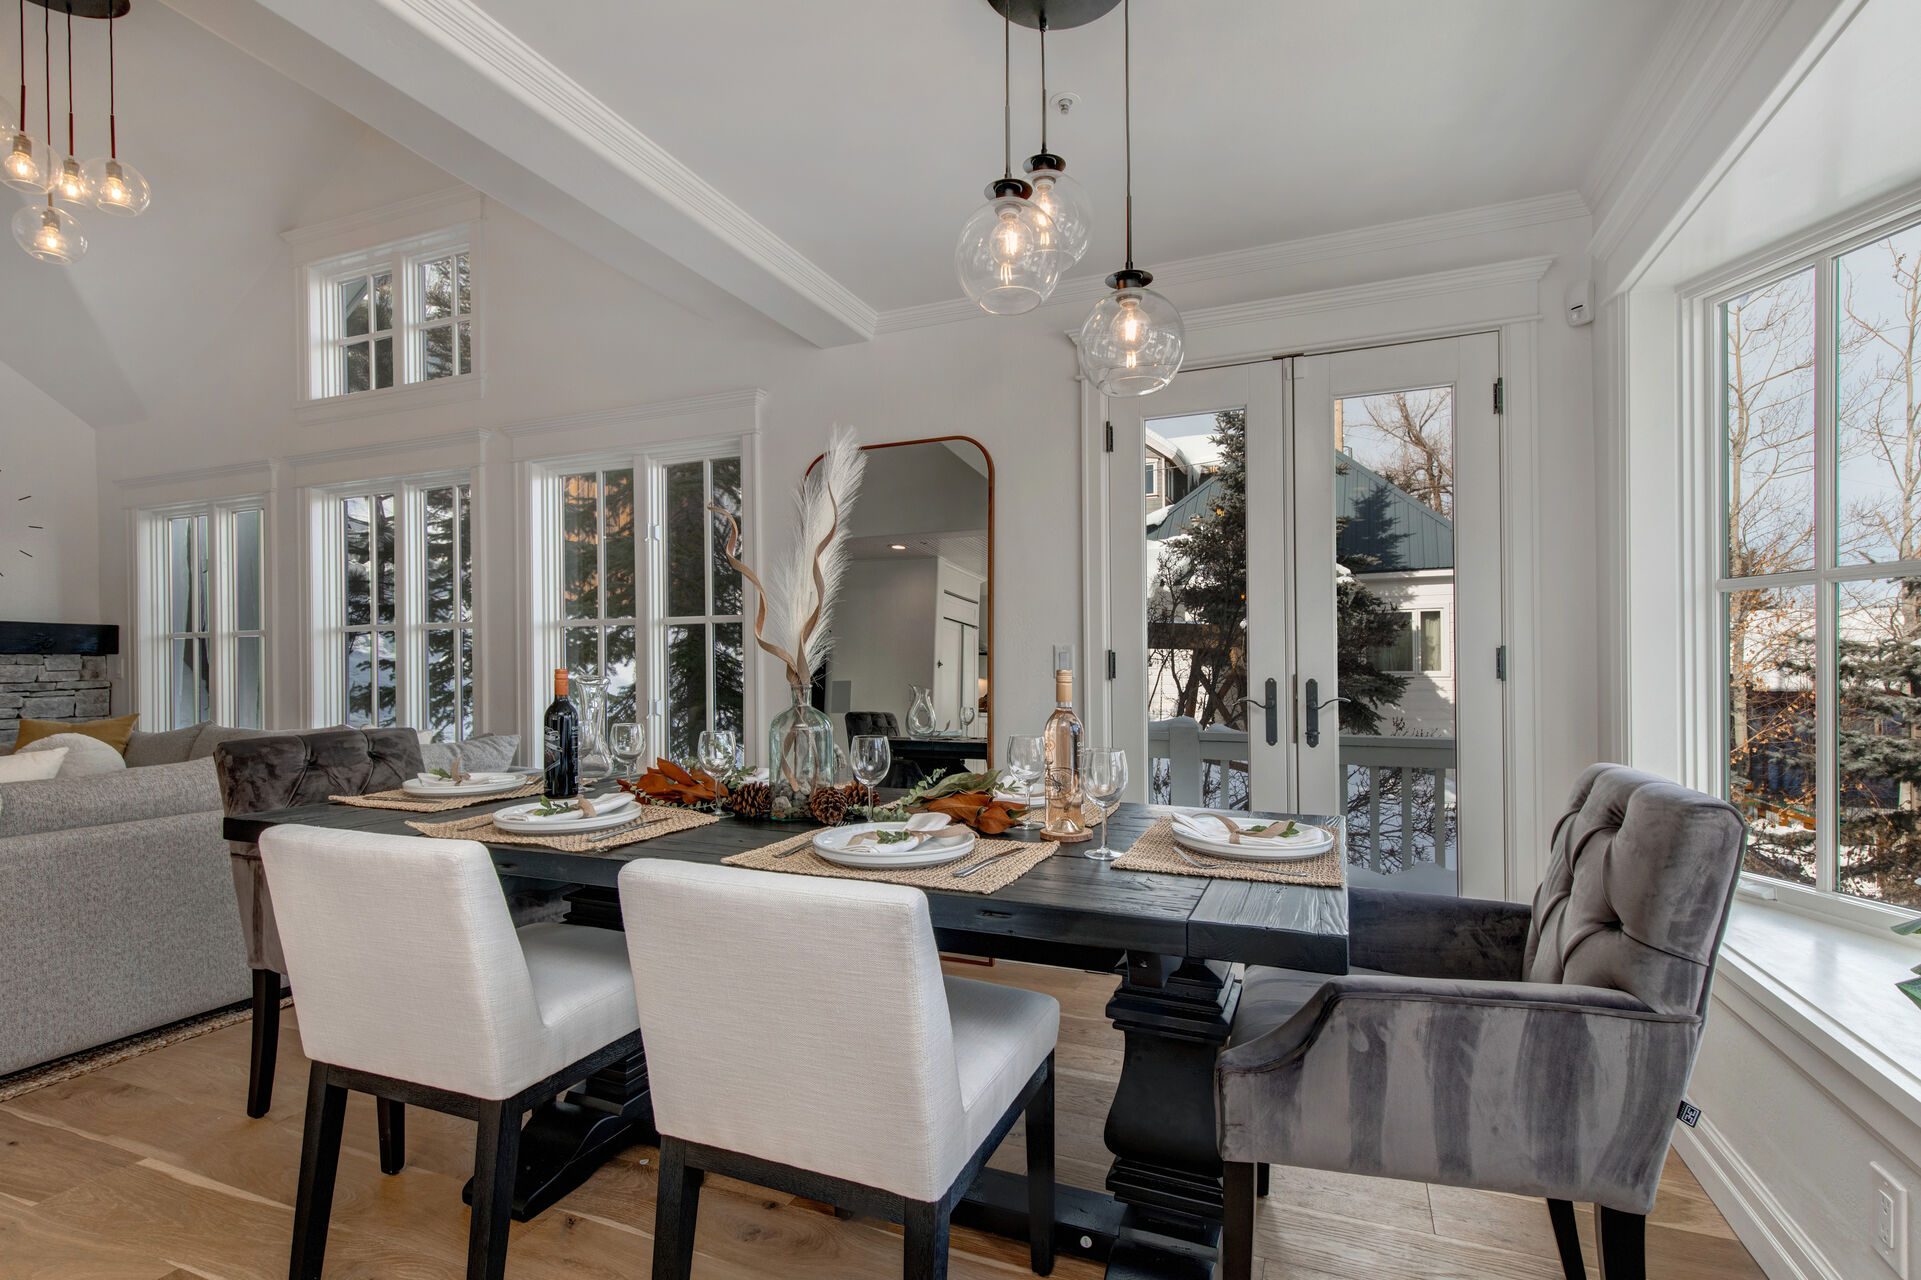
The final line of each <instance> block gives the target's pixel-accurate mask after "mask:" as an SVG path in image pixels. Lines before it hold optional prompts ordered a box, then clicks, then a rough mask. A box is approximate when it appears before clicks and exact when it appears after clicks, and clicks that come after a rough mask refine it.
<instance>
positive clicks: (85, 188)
mask: <svg viewBox="0 0 1921 1280" xmlns="http://www.w3.org/2000/svg"><path fill="white" fill-rule="evenodd" d="M47 86H48V92H52V87H53V80H52V76H51V75H49V76H48V81H47ZM53 163H54V173H53V186H52V188H51V189H50V190H49V192H48V194H49V195H51V196H53V197H54V199H56V200H64V201H66V202H67V203H68V204H92V203H93V184H92V183H91V182H89V181H87V175H86V173H85V172H84V171H82V169H81V168H80V162H79V161H78V160H76V159H74V158H73V10H72V9H71V8H69V9H68V10H67V154H66V155H64V156H55V157H54V158H53Z"/></svg>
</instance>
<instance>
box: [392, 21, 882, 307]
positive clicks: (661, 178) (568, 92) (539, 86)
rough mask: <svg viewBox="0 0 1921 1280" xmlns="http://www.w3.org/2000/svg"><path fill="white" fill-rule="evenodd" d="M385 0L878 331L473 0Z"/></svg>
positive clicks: (752, 256) (809, 290) (771, 265)
mask: <svg viewBox="0 0 1921 1280" xmlns="http://www.w3.org/2000/svg"><path fill="white" fill-rule="evenodd" d="M381 2H382V3H383V4H384V5H385V7H386V8H387V9H389V10H390V11H391V12H393V13H396V14H398V15H399V16H401V17H402V18H404V19H406V21H407V22H408V23H409V24H410V25H412V26H414V27H415V28H416V29H417V30H419V31H420V32H421V33H422V34H424V35H426V36H427V37H428V38H430V39H432V40H434V41H436V42H437V43H439V44H441V45H442V46H443V47H445V48H449V49H451V50H452V51H453V52H454V53H455V54H456V56H458V57H460V58H462V59H463V60H464V61H466V62H467V63H468V64H469V65H470V66H472V67H473V68H475V69H476V70H478V71H480V72H481V73H482V74H484V75H486V76H487V77H489V78H490V79H492V80H493V81H494V83H495V84H496V85H497V86H499V87H501V88H503V89H505V90H506V91H507V92H508V93H509V94H510V95H512V96H513V97H515V98H517V99H519V100H521V101H523V102H525V103H526V104H527V105H528V106H530V107H531V108H532V109H534V110H535V111H537V112H539V113H540V115H541V116H543V117H544V118H545V119H546V120H547V121H548V122H549V123H551V124H552V125H553V126H554V127H556V128H558V129H560V130H562V131H564V132H566V133H569V134H572V135H573V136H574V137H575V138H576V139H577V140H578V141H580V142H582V143H584V144H585V145H587V146H588V147H590V148H592V149H593V150H594V151H595V152H597V153H598V154H600V155H601V156H602V157H604V158H605V159H607V160H609V161H611V162H612V163H613V164H615V165H616V166H617V167H618V168H620V169H621V170H623V171H624V172H625V173H626V175H627V176H628V177H630V178H632V179H633V180H634V181H636V182H638V183H640V184H641V185H642V186H644V187H646V188H647V189H649V190H650V191H652V192H654V193H655V194H656V195H658V196H659V197H660V198H662V199H663V200H665V201H666V202H667V203H668V204H670V205H671V206H672V207H674V208H675V209H676V210H678V211H679V212H680V213H681V214H683V215H684V216H686V217H689V218H691V219H693V220H694V221H695V222H696V223H698V224H699V225H700V226H701V227H702V228H704V229H705V230H706V231H707V232H709V233H710V234H712V235H714V236H715V237H717V238H719V239H720V240H722V241H723V242H724V243H726V244H727V245H728V246H730V247H731V248H732V249H733V250H734V251H735V252H737V253H739V254H741V255H742V256H743V257H745V258H746V259H747V260H748V261H749V262H750V263H752V264H753V265H754V266H756V267H758V268H759V269H760V270H762V271H765V272H767V273H768V274H769V275H772V276H773V277H775V278H776V279H778V280H779V281H781V282H782V283H783V284H785V285H786V286H787V287H788V288H790V289H793V290H794V291H795V292H797V293H799V294H800V295H801V296H802V297H804V298H805V299H806V300H807V301H808V302H809V303H811V304H812V305H814V306H816V307H818V308H820V309H821V310H822V311H825V312H826V313H827V314H828V315H830V316H832V317H833V318H834V319H835V320H837V321H838V322H839V323H841V324H842V325H845V326H846V327H847V328H848V329H850V330H853V331H854V332H855V333H856V334H857V335H859V336H860V338H861V339H863V340H865V339H866V338H869V337H871V336H872V335H873V333H874V325H875V320H876V313H875V310H874V308H873V307H872V306H871V305H869V304H868V303H867V302H865V301H863V300H862V299H861V298H860V297H859V296H857V295H856V294H855V293H854V292H853V291H852V290H851V289H849V288H847V286H846V285H843V284H842V283H841V282H840V281H838V280H836V279H835V278H834V277H833V276H831V275H829V274H828V273H827V272H826V271H825V270H824V269H823V268H821V267H820V266H819V265H818V264H817V263H815V262H814V261H813V260H812V259H811V258H809V257H807V255H806V254H804V253H802V252H801V251H800V250H799V249H796V248H795V247H794V246H793V245H790V244H788V243H787V242H786V241H785V240H783V239H781V238H780V237H779V236H778V235H776V234H774V232H773V231H772V230H771V229H770V228H768V227H767V226H766V225H765V224H763V223H761V222H760V221H759V220H757V219H756V218H754V217H753V216H752V215H751V214H749V213H748V212H747V211H746V210H745V209H742V208H741V207H740V206H739V205H737V204H735V203H734V202H733V201H732V200H729V199H728V198H727V197H726V196H725V195H723V194H722V193H721V192H720V190H719V189H718V188H716V187H714V186H713V185H712V184H711V183H709V182H707V181H706V180H705V179H703V178H702V177H701V176H700V175H699V174H697V173H695V172H694V171H693V170H692V169H690V168H688V167H687V166H686V165H685V164H683V163H681V162H680V161H679V160H678V159H676V158H675V157H674V156H673V155H672V154H671V153H670V152H668V151H667V149H666V148H664V147H662V146H661V145H660V144H659V143H657V142H655V141H654V140H653V139H652V138H650V137H648V136H647V135H646V134H644V133H642V132H641V131H640V130H639V129H636V128H635V127H634V126H633V125H632V124H631V123H629V122H628V121H627V119H626V118H625V117H623V116H622V115H621V114H620V113H619V112H617V111H615V110H614V109H613V108H612V107H609V106H608V105H607V104H606V103H604V102H602V101H601V100H600V99H599V98H597V97H595V96H594V95H593V94H592V93H590V92H588V90H587V89H586V88H585V87H584V86H582V85H581V84H580V83H579V82H578V81H576V80H575V79H573V78H572V77H571V76H569V75H568V74H567V73H566V72H564V71H562V70H561V69H560V68H559V67H558V66H556V65H555V64H554V63H553V62H551V61H549V60H548V59H547V58H546V57H544V56H543V55H542V54H541V53H540V52H539V51H538V50H536V49H535V48H534V47H533V46H531V45H529V44H528V43H527V42H526V41H524V40H522V39H521V38H520V37H519V36H517V35H515V34H514V33H513V32H512V31H510V30H509V29H508V28H507V27H505V26H503V25H502V24H501V23H500V22H498V21H497V20H496V19H494V18H493V17H492V16H491V15H490V14H488V13H486V12H485V11H483V10H482V9H481V8H480V7H479V6H478V5H476V4H474V3H472V0H381Z"/></svg>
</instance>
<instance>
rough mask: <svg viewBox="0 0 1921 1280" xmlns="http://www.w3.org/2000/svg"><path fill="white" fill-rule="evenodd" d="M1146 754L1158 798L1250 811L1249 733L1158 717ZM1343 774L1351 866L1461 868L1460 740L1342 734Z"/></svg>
mask: <svg viewBox="0 0 1921 1280" xmlns="http://www.w3.org/2000/svg"><path fill="white" fill-rule="evenodd" d="M1147 754H1148V756H1149V757H1150V758H1149V761H1148V764H1149V767H1150V770H1151V772H1150V774H1149V786H1150V788H1151V789H1152V790H1153V792H1154V793H1155V794H1154V795H1153V798H1154V799H1155V800H1157V801H1161V802H1162V803H1166V804H1181V805H1200V804H1208V805H1219V806H1222V807H1226V808H1245V807H1246V803H1247V799H1246V797H1247V788H1246V774H1245V763H1244V762H1245V761H1246V760H1247V734H1246V732H1245V731H1244V730H1240V729H1227V728H1221V727H1218V726H1209V727H1207V728H1202V727H1201V726H1200V724H1199V723H1198V722H1197V721H1195V720H1193V719H1191V718H1189V717H1187V716H1180V717H1177V718H1175V719H1172V720H1155V721H1152V722H1150V723H1149V724H1148V726H1147ZM1235 761H1240V762H1243V766H1242V768H1241V769H1235V768H1234V767H1233V765H1232V762H1235ZM1341 772H1342V774H1343V776H1344V777H1345V778H1346V779H1347V817H1348V860H1349V861H1350V862H1353V863H1356V864H1358V865H1362V866H1366V867H1368V868H1369V869H1370V870H1373V871H1380V872H1392V871H1396V870H1399V869H1401V868H1403V867H1405V866H1407V865H1409V864H1410V863H1413V862H1434V863H1437V864H1438V865H1440V866H1442V867H1450V868H1452V867H1455V866H1457V854H1456V851H1455V847H1454V845H1455V822H1454V785H1453V783H1454V779H1453V776H1452V775H1453V774H1454V772H1455V752H1454V739H1452V738H1411V737H1392V736H1386V735H1363V734H1343V735H1341ZM1237 781H1238V783H1239V785H1238V787H1237V786H1236V782H1237Z"/></svg>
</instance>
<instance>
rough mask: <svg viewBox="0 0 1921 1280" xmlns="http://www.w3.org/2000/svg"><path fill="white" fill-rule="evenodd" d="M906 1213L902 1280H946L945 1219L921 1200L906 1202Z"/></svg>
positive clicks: (903, 1224) (938, 1208) (942, 1213)
mask: <svg viewBox="0 0 1921 1280" xmlns="http://www.w3.org/2000/svg"><path fill="white" fill-rule="evenodd" d="M906 1210H907V1211H906V1213H904V1214H903V1215H902V1222H901V1226H902V1228H903V1229H904V1232H905V1235H906V1239H905V1240H904V1241H903V1244H904V1246H905V1247H904V1250H903V1253H904V1256H903V1257H902V1258H901V1268H900V1274H901V1280H947V1215H946V1214H945V1213H944V1212H942V1211H941V1207H940V1206H939V1205H937V1204H930V1203H928V1202H926V1201H924V1200H909V1201H908V1202H907V1205H906Z"/></svg>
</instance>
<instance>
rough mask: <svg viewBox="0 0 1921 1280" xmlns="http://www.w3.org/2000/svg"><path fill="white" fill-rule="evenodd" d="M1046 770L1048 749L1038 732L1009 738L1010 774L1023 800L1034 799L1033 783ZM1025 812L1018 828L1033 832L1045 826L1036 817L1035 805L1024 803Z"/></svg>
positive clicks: (1017, 824)
mask: <svg viewBox="0 0 1921 1280" xmlns="http://www.w3.org/2000/svg"><path fill="white" fill-rule="evenodd" d="M1046 772H1047V750H1046V748H1045V747H1043V746H1042V745H1041V736H1040V735H1039V734H1038V733H1030V734H1018V733H1017V734H1015V735H1014V736H1013V737H1011V738H1009V739H1008V740H1007V776H1008V779H1009V780H1010V781H1011V782H1012V783H1013V787H1012V789H1013V790H1015V791H1018V792H1020V796H1021V799H1022V801H1024V802H1026V801H1031V800H1033V798H1034V784H1035V783H1036V782H1039V781H1040V778H1041V775H1042V774H1044V773H1046ZM1024 808H1025V812H1023V813H1022V814H1021V820H1020V821H1019V822H1017V823H1016V824H1014V825H1015V829H1016V830H1019V831H1034V830H1037V829H1039V828H1040V827H1041V826H1042V825H1044V824H1043V823H1042V822H1041V820H1040V819H1039V818H1036V817H1035V816H1034V806H1033V805H1032V804H1031V803H1028V804H1025V805H1024Z"/></svg>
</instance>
